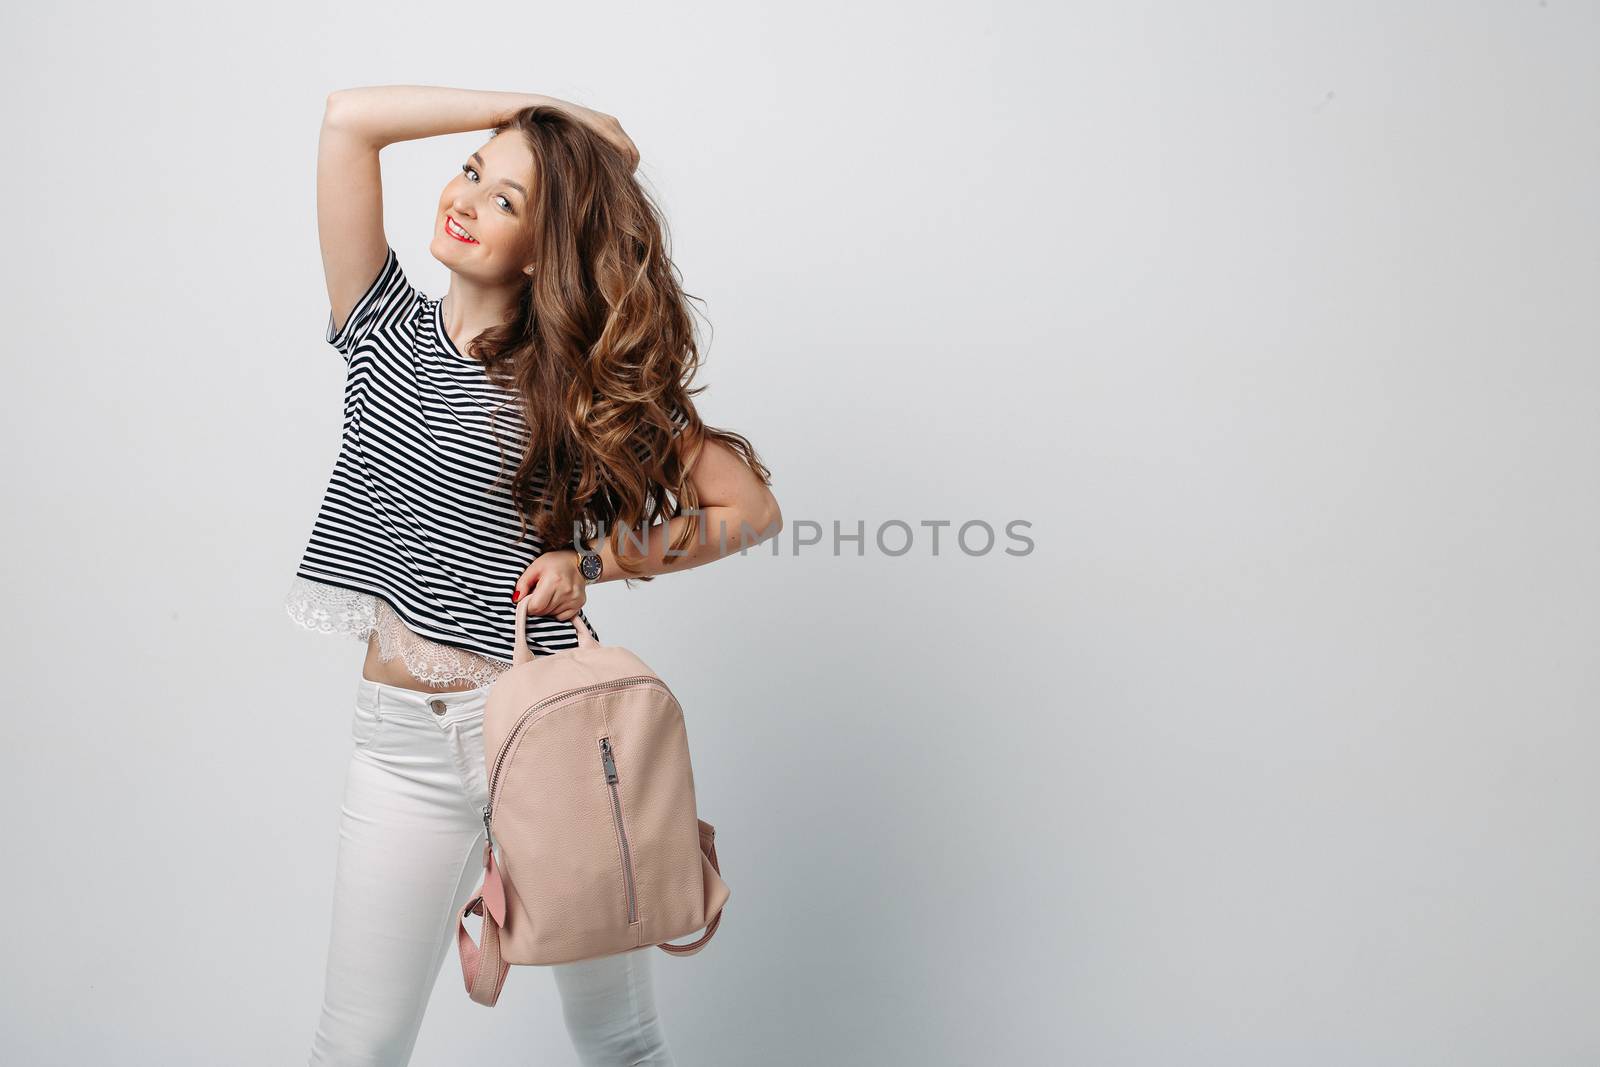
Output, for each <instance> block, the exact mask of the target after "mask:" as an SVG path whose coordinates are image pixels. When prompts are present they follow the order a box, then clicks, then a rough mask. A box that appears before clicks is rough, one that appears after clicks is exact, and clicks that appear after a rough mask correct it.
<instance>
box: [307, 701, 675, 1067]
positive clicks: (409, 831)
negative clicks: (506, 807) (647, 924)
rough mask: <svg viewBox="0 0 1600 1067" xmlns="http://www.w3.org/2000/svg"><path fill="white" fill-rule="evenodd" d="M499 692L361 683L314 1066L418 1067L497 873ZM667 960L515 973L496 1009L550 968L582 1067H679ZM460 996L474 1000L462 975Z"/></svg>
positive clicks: (617, 960) (636, 954)
mask: <svg viewBox="0 0 1600 1067" xmlns="http://www.w3.org/2000/svg"><path fill="white" fill-rule="evenodd" d="M488 693H489V690H488V687H487V686H485V687H483V688H481V689H473V690H470V691H467V692H460V693H423V692H417V691H415V690H411V689H402V688H399V687H398V686H392V685H384V684H382V683H379V682H373V681H369V680H367V679H366V678H362V679H361V680H360V683H359V685H358V686H357V689H356V706H355V714H354V717H353V719H352V722H351V733H352V735H353V737H354V740H355V751H354V753H353V754H352V756H351V759H350V767H349V773H348V776H347V778H346V782H345V794H344V805H343V809H342V815H341V818H340V823H339V860H338V867H337V871H336V876H335V883H334V893H333V923H332V932H331V936H330V938H329V943H328V966H327V976H326V984H325V987H324V992H323V1002H322V1014H321V1018H320V1019H319V1020H318V1022H317V1028H316V1033H315V1034H314V1035H313V1038H312V1042H311V1057H310V1061H309V1062H310V1063H311V1064H313V1065H315V1064H335V1065H338V1067H353V1065H356V1064H360V1065H362V1067H374V1065H382V1067H394V1065H404V1064H406V1063H408V1062H409V1061H410V1058H411V1050H412V1047H413V1046H414V1045H415V1044H416V1040H417V1034H418V1032H419V1031H420V1030H421V1028H422V1016H423V1012H424V1011H425V1010H426V1009H427V1006H428V998H429V996H430V995H431V994H432V992H433V986H434V982H435V981H436V980H437V978H438V975H439V969H440V967H441V965H442V964H443V963H444V960H445V958H446V956H447V955H448V956H449V957H450V959H451V960H452V961H454V960H455V959H456V953H455V952H454V951H453V950H454V948H455V941H456V921H457V916H458V915H460V913H461V909H462V908H463V907H464V906H465V905H466V902H467V901H468V900H470V899H471V898H472V894H473V892H474V891H475V890H476V889H477V887H478V884H479V882H480V881H481V879H482V875H483V845H484V833H483V807H484V805H485V804H487V803H488V786H487V782H486V780H485V774H484V758H483V710H484V701H485V698H486V697H487V696H488ZM471 929H472V927H471V926H469V930H471ZM473 936H474V938H476V937H477V934H476V932H474V935H473ZM654 951H656V949H655V947H654V946H650V947H648V948H642V949H634V950H632V951H629V952H620V953H616V954H614V955H611V956H602V957H600V958H599V959H593V960H581V961H579V962H577V963H564V964H556V965H553V966H550V967H548V968H542V967H513V968H512V970H511V974H510V976H509V977H508V978H507V979H506V990H505V993H504V994H502V996H501V998H500V1002H499V1004H498V1005H497V1006H496V1008H489V1009H485V1010H489V1011H494V1010H499V1011H505V1010H506V1004H507V1001H514V1000H515V999H516V992H515V991H516V989H517V986H518V985H519V980H520V982H528V981H531V980H533V979H534V978H535V977H536V976H537V975H538V974H539V972H540V971H541V970H546V969H548V970H549V971H550V972H551V974H553V975H554V976H555V982H556V988H557V990H559V992H560V994H561V1005H562V1014H563V1018H564V1019H565V1021H566V1025H567V1032H568V1034H569V1036H570V1037H571V1039H572V1043H573V1046H574V1047H575V1048H576V1049H577V1052H578V1058H579V1060H580V1061H581V1062H582V1063H584V1064H585V1065H601V1064H604V1065H607V1067H611V1065H621V1064H629V1065H651V1067H655V1065H668V1067H671V1065H672V1064H673V1059H672V1053H671V1051H670V1050H669V1049H668V1048H667V1041H666V1035H665V1034H664V1033H663V1032H662V1028H661V1022H660V1020H659V1019H658V1018H657V1016H656V1006H655V990H654V985H653V979H652V969H653V959H652V957H651V955H650V953H652V952H654ZM454 988H456V990H457V992H458V993H459V995H460V996H462V997H465V996H467V991H466V987H465V985H464V984H461V982H460V979H459V978H457V980H456V982H455V983H454ZM507 1062H508V1067H509V1064H510V1063H511V1062H514V1061H507Z"/></svg>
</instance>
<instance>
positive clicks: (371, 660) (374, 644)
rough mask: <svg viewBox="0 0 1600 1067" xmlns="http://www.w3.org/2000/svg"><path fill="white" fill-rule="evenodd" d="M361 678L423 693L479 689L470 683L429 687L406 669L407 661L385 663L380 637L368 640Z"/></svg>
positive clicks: (399, 659)
mask: <svg viewBox="0 0 1600 1067" xmlns="http://www.w3.org/2000/svg"><path fill="white" fill-rule="evenodd" d="M361 677H363V678H365V679H366V680H367V681H369V682H378V683H380V684H382V685H392V686H395V687H397V688H400V689H415V690H417V691H418V692H422V693H464V692H466V691H467V690H468V689H476V688H478V686H477V684H476V683H474V682H470V681H461V682H451V683H447V684H445V685H429V684H428V683H426V682H424V681H423V680H422V679H420V678H418V677H417V676H416V675H414V674H412V673H411V672H410V671H409V670H407V669H406V664H405V660H403V659H402V658H400V657H399V656H396V657H395V658H393V659H391V660H389V662H387V663H385V662H384V661H383V657H382V656H381V655H380V654H379V651H378V635H377V634H375V633H374V634H373V635H372V636H370V637H368V638H367V660H366V662H365V663H363V664H362V665H361Z"/></svg>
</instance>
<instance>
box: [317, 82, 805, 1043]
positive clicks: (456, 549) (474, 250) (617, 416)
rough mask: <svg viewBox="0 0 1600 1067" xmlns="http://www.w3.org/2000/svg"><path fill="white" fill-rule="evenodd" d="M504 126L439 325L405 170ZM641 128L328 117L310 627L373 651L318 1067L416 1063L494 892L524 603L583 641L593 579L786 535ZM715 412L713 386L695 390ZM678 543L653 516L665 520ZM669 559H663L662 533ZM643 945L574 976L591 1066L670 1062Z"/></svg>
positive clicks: (487, 113)
mask: <svg viewBox="0 0 1600 1067" xmlns="http://www.w3.org/2000/svg"><path fill="white" fill-rule="evenodd" d="M485 129H488V130H492V133H491V135H490V137H489V139H488V141H487V142H486V143H484V144H483V145H481V146H480V147H479V148H478V150H477V151H475V152H473V153H471V155H470V156H469V157H468V158H467V159H465V160H464V161H462V164H461V170H460V172H459V173H458V174H457V175H455V176H454V177H453V178H451V179H450V181H449V182H448V183H447V184H446V185H445V187H444V191H443V193H442V194H441V196H440V198H439V203H438V205H437V208H436V210H435V214H434V219H433V239H432V243H431V244H430V246H429V251H430V252H431V253H432V255H433V257H434V258H435V259H437V260H438V261H439V262H440V263H442V264H444V265H445V266H446V267H447V268H449V270H450V282H449V286H448V288H447V289H446V291H445V294H444V296H443V297H441V298H439V299H437V300H431V299H429V298H428V297H427V296H425V295H424V294H422V293H421V292H419V291H418V290H417V289H416V288H415V286H413V285H412V283H411V282H410V280H409V279H408V278H407V276H406V274H405V272H404V270H403V269H402V268H401V265H400V262H399V257H398V256H397V255H396V253H395V252H394V250H393V248H392V247H391V246H390V245H389V242H388V240H387V239H386V237H385V234H384V230H383V188H382V179H381V175H380V168H379V162H378V155H379V152H380V151H381V149H382V148H383V147H384V146H385V145H388V144H393V143H394V142H396V141H406V140H412V139H415V138H419V137H430V136H435V135H438V134H448V133H459V132H464V131H470V130H485ZM637 162H638V153H637V151H636V150H635V148H634V145H633V142H632V141H631V140H630V139H629V138H628V137H627V135H626V134H625V133H624V132H623V131H622V127H621V126H620V125H618V123H617V121H616V120H615V119H613V118H611V117H610V116H608V115H603V114H600V113H598V112H595V111H591V110H589V109H587V108H583V107H579V106H577V105H575V104H570V103H566V102H564V101H560V100H555V99H552V98H550V97H546V96H538V95H526V94H520V93H501V92H475V91H471V90H463V89H446V88H434V87H425V86H382V87H372V88H359V89H347V90H341V91H338V92H335V93H333V94H332V95H330V96H329V98H328V102H327V109H326V112H325V114H324V117H323V123H322V133H321V141H320V144H319V147H318V155H317V226H318V231H319V234H320V237H321V243H322V261H323V268H324V270H325V272H326V275H327V284H328V299H329V304H330V312H329V319H328V327H327V334H326V340H327V341H328V342H329V343H330V344H332V345H333V346H334V348H335V349H336V350H337V351H338V352H339V353H340V354H341V355H342V356H343V358H344V360H345V364H346V376H345V388H344V425H343V436H342V440H341V445H340V450H339V456H338V459H337V460H336V461H335V465H334V471H333V475H332V477H331V479H330V480H329V483H328V487H327V492H326V494H325V496H324V498H323V501H322V505H321V508H320V509H319V511H318V514H317V517H316V522H315V524H314V526H313V528H312V533H311V537H310V541H309V543H308V544H307V547H306V550H305V554H304V556H303V557H302V559H301V562H300V565H299V568H298V570H297V572H296V574H295V577H294V580H293V582H292V587H291V589H290V593H289V597H288V600H287V602H286V606H287V608H288V611H289V614H290V616H291V617H293V618H294V619H296V620H297V621H299V622H301V623H302V624H304V625H307V626H310V627H313V628H315V629H319V630H323V631H326V632H331V633H341V634H346V635H349V636H353V637H356V638H360V639H363V640H365V641H366V642H367V655H366V663H365V666H364V668H363V670H362V676H361V679H360V681H359V683H358V685H357V692H356V702H355V705H356V706H355V709H354V714H353V719H352V726H351V730H352V734H353V736H354V742H355V749H354V753H353V756H352V759H351V762H350V765H349V773H348V777H347V780H346V787H345V796H344V804H343V809H342V820H341V824H340V845H339V858H338V866H337V870H336V876H335V889H334V904H333V917H332V932H331V937H330V941H329V949H328V961H327V971H326V984H325V989H324V997H323V1005H322V1013H321V1017H320V1019H319V1021H318V1023H317V1027H316V1030H315V1033H314V1036H313V1040H312V1049H311V1057H310V1062H311V1063H313V1064H358V1063H359V1064H404V1063H406V1062H408V1060H409V1058H410V1055H411V1050H412V1047H413V1045H414V1044H415V1041H416V1037H417V1033H418V1031H419V1029H420V1028H421V1024H422V1015H423V1012H424V1010H425V1009H426V1007H427V1003H428V999H429V995H430V993H431V991H432V988H433V985H434V981H435V979H436V977H437V975H438V973H439V970H440V967H441V966H442V964H443V961H444V958H445V955H446V952H447V950H448V949H449V947H450V945H451V944H452V941H453V936H454V933H455V928H456V920H457V916H458V915H459V913H460V911H461V909H462V907H463V906H464V905H465V903H466V901H467V900H468V899H470V897H471V894H472V892H473V890H474V889H475V888H476V885H477V881H478V877H479V876H480V875H481V873H482V866H481V864H482V850H483V845H484V837H483V834H484V829H483V824H482V819H481V811H482V809H483V807H484V805H485V804H486V803H487V801H488V797H487V787H486V782H485V780H484V752H483V735H482V720H483V710H484V701H485V697H486V696H487V693H488V687H489V684H490V683H491V682H493V680H494V679H495V678H496V677H498V675H499V674H500V673H501V672H502V671H504V670H505V669H507V668H508V667H509V666H510V663H511V659H512V645H513V638H514V627H515V605H516V602H517V600H518V599H519V598H520V597H522V596H528V597H531V598H532V599H531V600H530V601H529V605H528V616H529V618H528V629H527V633H526V637H527V642H528V645H529V648H530V650H532V651H533V652H534V653H535V655H549V654H551V653H553V652H557V651H560V650H562V649H566V648H574V647H576V645H577V633H576V630H575V627H576V625H577V624H578V622H582V623H583V625H584V626H586V627H588V629H589V632H590V633H591V634H595V636H597V637H598V634H597V633H596V631H595V630H594V627H593V626H591V625H590V624H589V621H588V619H587V617H586V616H585V615H584V614H583V612H582V610H581V609H582V608H583V605H584V602H585V600H586V596H587V594H586V590H587V587H588V586H589V585H590V584H591V583H593V582H596V581H612V580H615V579H619V578H620V579H628V578H639V579H640V580H643V581H649V580H650V579H651V578H652V576H654V575H657V574H665V573H668V572H672V571H681V570H687V569H689V568H691V567H695V566H698V565H700V564H703V563H708V562H710V561H712V560H714V559H718V558H721V557H722V556H725V555H728V554H730V553H732V552H735V551H737V550H739V549H740V548H742V547H744V546H747V545H750V544H754V543H757V542H760V541H762V540H765V539H766V538H768V537H771V536H773V535H775V534H776V533H777V532H778V530H779V529H780V528H781V524H782V519H781V515H780V513H779V511H778V505H777V502H776V500H775V499H774V498H773V496H772V493H771V491H770V489H769V485H770V478H771V476H770V472H769V471H768V469H767V468H766V467H765V466H764V465H763V464H762V462H761V461H760V459H759V458H758V457H757V456H756V453H755V450H754V449H753V448H752V447H751V446H750V444H749V442H748V441H746V440H745V439H744V438H742V437H740V436H739V435H737V434H734V433H731V432H724V431H719V430H715V429H712V428H710V427H707V426H705V425H704V424H703V423H701V421H700V419H699V417H698V415H697V414H696V413H695V410H694V406H693V403H692V400H691V397H690V394H689V391H688V389H687V383H688V381H689V380H690V379H691V378H692V377H693V374H694V371H695V370H696V368H697V366H698V362H699V353H698V349H697V347H696V344H695V339H694V336H693V331H692V326H691V321H690V318H689V315H688V310H687V305H686V298H685V295H684V293H683V292H682V290H680V289H679V288H678V285H677V283H676V282H675V280H674V268H673V266H672V264H671V262H670V260H669V259H668V258H667V255H666V250H665V246H664V244H663V230H662V226H661V224H660V220H659V218H658V217H657V214H656V212H655V210H654V208H653V206H652V205H651V204H650V202H649V200H648V199H647V197H646V196H645V194H644V193H643V192H642V190H641V189H640V187H639V185H638V183H637V182H636V181H635V180H634V178H633V170H634V168H635V166H636V165H637ZM696 391H698V390H696ZM658 519H659V520H660V521H656V520H658ZM646 535H648V536H646ZM655 951H656V950H655V948H654V947H653V946H652V947H651V948H649V949H639V950H634V951H631V952H625V953H619V954H616V955H613V956H608V957H602V958H600V959H595V960H585V961H580V962H577V963H571V964H564V965H558V966H553V967H551V968H550V970H551V972H552V973H553V974H554V976H555V981H556V986H557V988H558V990H559V992H560V995H561V1000H562V1009H563V1015H564V1018H565V1021H566V1025H567V1029H568V1032H569V1034H570V1036H571V1038H572V1040H573V1043H574V1045H575V1047H576V1048H577V1051H578V1054H579V1057H580V1059H581V1060H582V1062H583V1063H585V1064H624V1063H627V1064H670V1063H672V1062H673V1061H672V1056H671V1053H670V1051H669V1050H668V1047H667V1041H666V1036H665V1034H664V1032H663V1028H662V1025H661V1022H660V1020H659V1019H658V1018H657V1017H656V1013H655V998H654V992H653V987H652V966H653V964H652V960H653V957H652V955H651V953H653V952H655Z"/></svg>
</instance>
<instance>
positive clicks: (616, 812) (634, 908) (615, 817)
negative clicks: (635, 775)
mask: <svg viewBox="0 0 1600 1067" xmlns="http://www.w3.org/2000/svg"><path fill="white" fill-rule="evenodd" d="M600 766H601V767H602V768H604V770H605V772H606V783H607V784H608V785H610V787H611V819H612V821H613V822H615V823H616V824H617V841H618V842H619V843H620V844H621V845H622V884H623V885H624V886H626V887H627V890H628V922H629V923H630V924H631V923H633V922H634V921H636V920H637V919H638V917H639V905H638V898H637V894H635V893H634V889H633V854H632V853H630V852H629V851H628V831H627V830H626V829H625V828H624V827H623V825H622V800H621V798H619V797H618V796H617V763H616V760H614V759H613V758H612V756H611V738H609V737H602V738H601V739H600Z"/></svg>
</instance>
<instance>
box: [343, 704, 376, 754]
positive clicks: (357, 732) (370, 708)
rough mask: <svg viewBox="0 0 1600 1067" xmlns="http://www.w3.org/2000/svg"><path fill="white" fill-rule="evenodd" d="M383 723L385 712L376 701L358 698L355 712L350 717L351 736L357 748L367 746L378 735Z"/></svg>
mask: <svg viewBox="0 0 1600 1067" xmlns="http://www.w3.org/2000/svg"><path fill="white" fill-rule="evenodd" d="M382 725H383V712H382V711H380V710H378V705H377V702H376V701H367V700H357V701H356V710H355V714H354V715H353V716H352V717H351V719H350V738H351V740H353V741H354V742H355V743H356V747H357V748H367V747H369V746H370V745H371V744H372V741H373V739H374V738H376V737H377V736H378V728H379V727H380V726H382Z"/></svg>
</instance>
